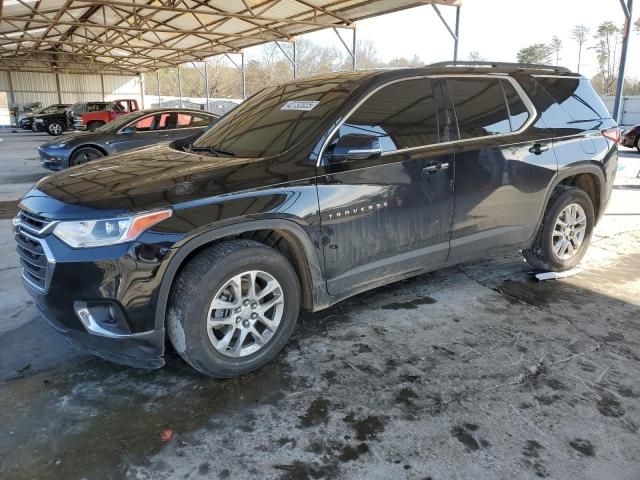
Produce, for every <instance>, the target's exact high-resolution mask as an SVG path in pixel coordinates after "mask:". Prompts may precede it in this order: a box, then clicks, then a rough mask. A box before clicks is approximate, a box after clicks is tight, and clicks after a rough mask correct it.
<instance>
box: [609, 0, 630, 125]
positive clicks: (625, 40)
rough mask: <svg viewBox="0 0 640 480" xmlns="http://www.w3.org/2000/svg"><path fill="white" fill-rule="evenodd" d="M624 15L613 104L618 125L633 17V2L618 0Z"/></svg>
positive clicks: (614, 116) (620, 116)
mask: <svg viewBox="0 0 640 480" xmlns="http://www.w3.org/2000/svg"><path fill="white" fill-rule="evenodd" d="M620 5H621V6H622V11H623V13H624V17H625V19H624V31H623V32H622V52H621V53H620V67H619V68H618V85H617V87H616V98H615V101H614V103H613V119H614V120H615V121H616V122H618V123H620V121H621V120H622V113H623V112H622V109H621V108H620V107H621V106H622V95H623V93H624V71H625V68H626V66H627V49H628V47H629V36H630V34H631V18H632V15H633V0H627V3H626V4H625V3H624V0H620Z"/></svg>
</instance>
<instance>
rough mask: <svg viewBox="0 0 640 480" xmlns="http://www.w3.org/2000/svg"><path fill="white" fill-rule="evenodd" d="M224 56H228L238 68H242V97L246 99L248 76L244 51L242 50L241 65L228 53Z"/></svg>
mask: <svg viewBox="0 0 640 480" xmlns="http://www.w3.org/2000/svg"><path fill="white" fill-rule="evenodd" d="M224 56H225V57H227V58H228V59H229V61H230V62H231V63H233V65H234V66H235V67H236V68H237V69H238V70H240V74H241V75H242V99H243V100H244V99H246V98H247V77H246V75H245V70H244V52H240V65H238V64H237V63H236V62H235V61H234V60H233V58H231V57H230V56H229V54H228V53H225V54H224Z"/></svg>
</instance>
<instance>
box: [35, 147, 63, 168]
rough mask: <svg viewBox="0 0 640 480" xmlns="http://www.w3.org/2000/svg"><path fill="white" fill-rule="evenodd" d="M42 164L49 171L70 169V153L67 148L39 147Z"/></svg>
mask: <svg viewBox="0 0 640 480" xmlns="http://www.w3.org/2000/svg"><path fill="white" fill-rule="evenodd" d="M38 153H39V154H40V163H42V166H43V167H44V168H48V169H49V170H54V171H58V170H64V169H65V168H68V167H69V152H68V151H67V149H65V148H47V147H38Z"/></svg>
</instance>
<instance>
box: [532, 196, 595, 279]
mask: <svg viewBox="0 0 640 480" xmlns="http://www.w3.org/2000/svg"><path fill="white" fill-rule="evenodd" d="M573 203H577V204H578V205H580V206H581V207H582V209H583V210H584V212H585V216H586V230H585V236H584V239H583V241H582V244H580V247H579V248H578V249H577V251H576V253H575V254H574V255H573V256H572V257H571V258H569V259H566V260H564V259H561V258H559V257H558V255H556V253H555V251H554V250H553V240H552V237H553V231H554V227H555V225H556V220H557V219H558V216H559V215H560V213H561V212H562V210H563V209H564V208H565V207H566V206H568V205H570V204H573ZM594 224H595V213H594V209H593V203H592V202H591V198H590V197H589V195H587V194H586V193H585V191H584V190H581V189H579V188H576V187H569V186H566V185H559V186H557V187H556V189H555V190H554V192H553V193H552V195H551V198H550V199H549V203H548V205H547V210H546V211H545V214H544V217H543V219H542V224H541V225H540V227H539V228H538V232H537V233H536V236H535V239H534V242H533V244H532V245H531V248H529V249H526V250H523V251H522V254H523V255H524V258H525V259H526V261H527V263H528V264H529V265H531V268H533V269H534V270H535V271H544V272H563V271H565V270H570V269H572V268H574V267H575V266H576V265H578V263H580V260H582V257H584V255H585V253H586V252H587V249H588V248H589V243H590V242H591V234H592V232H593V227H594Z"/></svg>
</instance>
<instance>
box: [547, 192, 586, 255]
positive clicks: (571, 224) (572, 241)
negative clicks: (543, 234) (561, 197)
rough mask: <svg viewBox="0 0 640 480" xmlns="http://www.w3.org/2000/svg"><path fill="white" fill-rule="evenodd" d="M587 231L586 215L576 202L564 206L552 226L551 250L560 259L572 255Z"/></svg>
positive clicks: (578, 247)
mask: <svg viewBox="0 0 640 480" xmlns="http://www.w3.org/2000/svg"><path fill="white" fill-rule="evenodd" d="M586 232H587V215H586V214H585V211H584V209H583V208H582V207H581V206H580V205H579V204H577V203H571V204H569V205H567V206H566V207H564V208H563V209H562V211H561V212H560V215H558V218H557V219H556V224H555V226H554V227H553V237H552V242H553V252H554V253H555V255H556V256H557V257H558V258H559V259H560V260H569V259H570V258H571V257H573V256H574V255H575V254H576V253H577V252H578V250H579V249H580V247H581V246H582V243H583V242H584V237H585V234H586Z"/></svg>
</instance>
